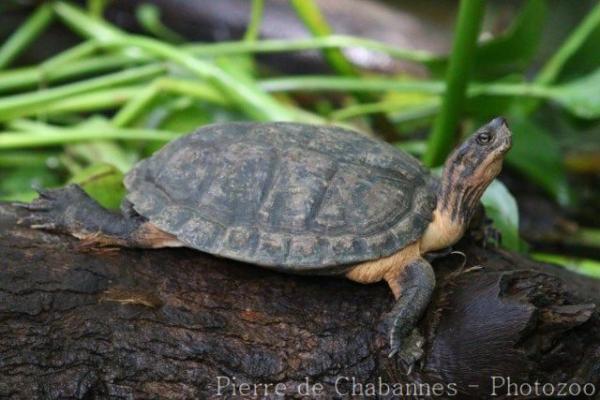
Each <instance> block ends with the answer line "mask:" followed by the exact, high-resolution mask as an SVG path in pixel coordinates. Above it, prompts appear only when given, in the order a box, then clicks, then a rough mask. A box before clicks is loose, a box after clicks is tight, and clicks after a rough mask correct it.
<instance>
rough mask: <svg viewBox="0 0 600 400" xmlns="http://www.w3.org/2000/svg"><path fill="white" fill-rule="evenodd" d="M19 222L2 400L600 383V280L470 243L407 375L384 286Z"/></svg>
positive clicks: (454, 390) (7, 303)
mask: <svg viewBox="0 0 600 400" xmlns="http://www.w3.org/2000/svg"><path fill="white" fill-rule="evenodd" d="M21 212H22V211H21V210H15V209H14V208H13V207H12V206H9V205H0V255H1V256H2V257H1V268H0V321H1V323H0V398H5V397H11V398H17V399H21V398H22V399H59V398H76V399H90V398H101V399H104V398H111V399H133V398H135V399H140V398H161V399H162V398H165V399H192V398H193V399H205V398H219V396H218V393H219V390H220V392H221V394H223V395H224V397H222V398H236V397H237V398H263V397H262V396H263V395H265V394H266V398H282V396H278V393H279V394H281V393H285V395H286V396H287V397H289V398H302V397H303V395H304V397H306V394H307V393H306V391H307V390H311V391H312V392H311V393H310V395H311V396H310V397H311V398H323V399H328V398H336V397H337V398H347V397H348V396H347V395H348V394H352V391H354V392H355V394H356V395H358V396H363V397H371V398H376V397H377V396H378V397H381V398H386V397H391V394H394V393H395V394H399V393H400V391H402V393H403V394H404V395H406V394H407V393H409V394H413V395H414V394H419V393H421V394H422V395H426V394H427V392H424V391H427V390H429V394H430V395H437V394H438V393H440V396H441V397H452V395H453V394H456V396H454V397H457V396H458V397H457V398H461V399H468V398H487V397H489V396H490V394H491V393H492V390H494V389H495V390H496V393H497V394H506V390H507V389H509V387H508V382H507V380H508V379H510V380H511V383H519V384H521V383H525V384H530V385H531V387H532V389H533V387H534V384H535V382H536V380H537V381H538V382H539V383H547V382H548V383H552V384H553V385H554V386H553V387H555V389H556V390H559V384H560V383H561V382H562V383H569V384H571V386H570V387H571V388H572V387H579V389H580V390H582V391H583V390H584V389H585V390H587V391H588V392H589V391H590V390H591V388H592V387H593V389H594V393H596V392H597V391H598V390H597V389H596V388H598V387H599V385H600V373H599V371H600V315H599V314H600V313H599V311H598V309H599V308H598V304H599V303H600V290H599V289H600V285H599V281H595V280H591V279H587V278H584V277H581V276H578V275H574V274H572V273H569V272H568V271H565V270H562V269H559V268H557V267H554V266H550V265H542V264H538V263H534V262H532V261H530V260H528V259H526V258H524V257H522V256H520V255H517V254H512V253H508V252H505V251H501V250H491V249H481V248H479V247H477V246H475V245H473V244H472V241H471V240H469V239H467V240H464V241H463V242H462V243H461V244H460V246H459V248H460V249H461V250H462V251H464V252H465V254H466V256H467V263H466V265H465V266H464V268H462V270H461V269H460V268H459V267H460V264H462V257H460V256H449V257H446V258H444V259H440V260H438V261H436V262H434V266H435V267H436V271H437V278H438V282H439V285H438V289H437V292H436V295H435V299H434V301H433V302H432V304H431V305H430V307H429V311H428V313H427V316H426V317H425V318H424V319H423V321H422V324H421V325H422V326H421V327H422V329H423V330H424V331H426V332H429V334H430V336H431V338H430V341H429V343H428V345H427V347H426V349H427V353H426V356H425V358H424V362H423V366H422V368H421V369H420V370H415V371H413V372H412V373H411V374H410V375H405V374H404V372H405V371H404V370H403V368H402V366H401V365H398V364H397V361H396V359H394V358H392V359H390V358H388V357H387V355H386V354H387V350H388V349H387V341H386V335H385V332H383V330H382V327H381V324H380V317H381V316H382V314H383V313H385V312H386V311H387V310H388V309H389V308H390V306H391V304H392V302H393V299H392V295H391V293H390V291H389V289H388V288H387V287H386V286H385V285H384V284H375V285H359V284H355V283H352V282H350V281H347V280H343V279H335V278H323V277H298V276H291V275H284V274H279V273H275V272H270V271H268V270H264V269H260V268H256V267H254V266H251V265H247V264H243V263H238V262H233V261H230V260H226V259H220V258H216V257H212V256H209V255H206V254H202V253H200V252H196V251H192V250H188V249H168V250H152V251H148V250H129V249H121V250H117V251H97V250H95V251H90V250H89V249H85V248H82V247H81V246H80V245H79V243H78V242H77V241H76V240H74V239H72V238H70V237H66V236H62V235H55V234H50V233H45V232H40V231H34V230H30V229H25V228H22V227H19V226H17V225H16V224H15V221H16V219H17V218H18V217H19V215H18V214H19V213H21ZM474 267H476V268H474ZM494 377H497V378H494ZM502 380H504V381H502ZM307 382H308V385H307ZM380 382H381V383H380ZM502 382H504V386H500V384H501V383H502ZM226 383H229V385H226ZM353 383H354V384H353ZM244 384H247V385H248V386H245V385H244ZM494 384H495V386H493V385H494ZM386 385H387V386H386ZM573 385H578V386H573ZM584 385H587V386H584ZM254 388H256V393H257V395H256V396H254V394H253V393H254ZM386 388H387V389H386ZM546 388H548V386H546ZM386 390H387V392H386ZM416 391H417V392H416ZM418 391H420V392H418ZM371 394H373V396H370V395H371ZM440 396H438V397H440ZM421 397H426V396H421Z"/></svg>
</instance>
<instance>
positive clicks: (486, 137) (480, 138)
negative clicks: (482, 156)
mask: <svg viewBox="0 0 600 400" xmlns="http://www.w3.org/2000/svg"><path fill="white" fill-rule="evenodd" d="M476 140H477V143H479V144H482V145H483V144H488V143H489V142H490V141H491V140H492V134H491V133H490V132H488V131H483V132H481V133H480V134H479V135H477V139H476Z"/></svg>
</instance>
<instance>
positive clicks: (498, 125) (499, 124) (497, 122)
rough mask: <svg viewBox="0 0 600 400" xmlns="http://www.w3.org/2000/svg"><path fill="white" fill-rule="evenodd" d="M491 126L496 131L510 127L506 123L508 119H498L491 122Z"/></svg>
mask: <svg viewBox="0 0 600 400" xmlns="http://www.w3.org/2000/svg"><path fill="white" fill-rule="evenodd" d="M490 125H491V126H492V128H494V129H500V128H501V127H502V126H508V125H507V123H506V118H504V117H496V118H494V119H493V120H492V121H491V122H490Z"/></svg>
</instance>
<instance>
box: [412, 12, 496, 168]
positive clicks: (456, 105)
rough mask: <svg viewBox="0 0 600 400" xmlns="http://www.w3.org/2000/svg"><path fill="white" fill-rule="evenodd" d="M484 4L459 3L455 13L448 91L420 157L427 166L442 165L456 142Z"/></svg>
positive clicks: (447, 79) (448, 71) (448, 72)
mask: <svg viewBox="0 0 600 400" xmlns="http://www.w3.org/2000/svg"><path fill="white" fill-rule="evenodd" d="M484 6H485V2H484V1H483V0H462V1H461V2H460V8H459V11H458V26H457V30H456V36H455V37H454V44H453V46H452V53H451V56H450V64H449V65H448V70H447V72H446V85H447V90H446V93H445V95H444V99H443V101H442V107H441V110H440V113H439V114H438V115H437V118H436V120H435V122H434V125H433V129H432V132H431V134H430V135H429V139H428V146H427V152H426V153H425V156H424V158H423V161H424V163H425V164H426V165H428V166H430V167H436V166H438V165H440V164H442V163H443V162H444V160H445V159H446V156H447V155H448V153H449V152H450V150H451V148H452V146H453V144H454V143H453V142H454V139H455V131H456V127H457V125H458V121H459V119H460V115H461V113H462V109H463V106H464V101H465V96H466V88H467V84H468V81H469V76H470V72H471V66H472V64H473V57H474V55H475V50H476V47H477V36H478V34H479V29H480V26H481V19H482V16H483V11H484Z"/></svg>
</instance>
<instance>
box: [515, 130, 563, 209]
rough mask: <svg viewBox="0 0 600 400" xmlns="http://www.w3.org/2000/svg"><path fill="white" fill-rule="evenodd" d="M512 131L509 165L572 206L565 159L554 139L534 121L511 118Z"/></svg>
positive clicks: (559, 200) (561, 201)
mask: <svg viewBox="0 0 600 400" xmlns="http://www.w3.org/2000/svg"><path fill="white" fill-rule="evenodd" d="M510 128H511V130H512V132H513V147H512V149H511V150H510V151H509V152H508V156H507V158H506V160H507V162H508V163H509V164H510V166H512V167H514V168H516V169H517V170H519V171H520V172H522V173H523V174H524V175H526V176H527V177H528V178H529V179H531V181H533V182H534V183H536V184H537V185H539V186H540V187H541V188H543V189H545V190H546V191H547V192H548V193H550V194H551V195H552V196H553V197H554V198H555V199H556V201H558V202H559V203H560V204H563V205H568V204H571V203H572V198H571V193H570V191H569V187H568V184H567V177H566V173H565V169H564V165H563V156H562V153H561V150H560V147H559V145H558V143H557V141H556V140H555V139H554V137H552V136H551V135H550V134H549V133H548V132H546V131H545V130H544V129H543V128H542V127H540V126H538V125H536V124H535V123H534V122H532V121H529V120H526V119H522V118H514V119H512V120H511V124H510Z"/></svg>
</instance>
